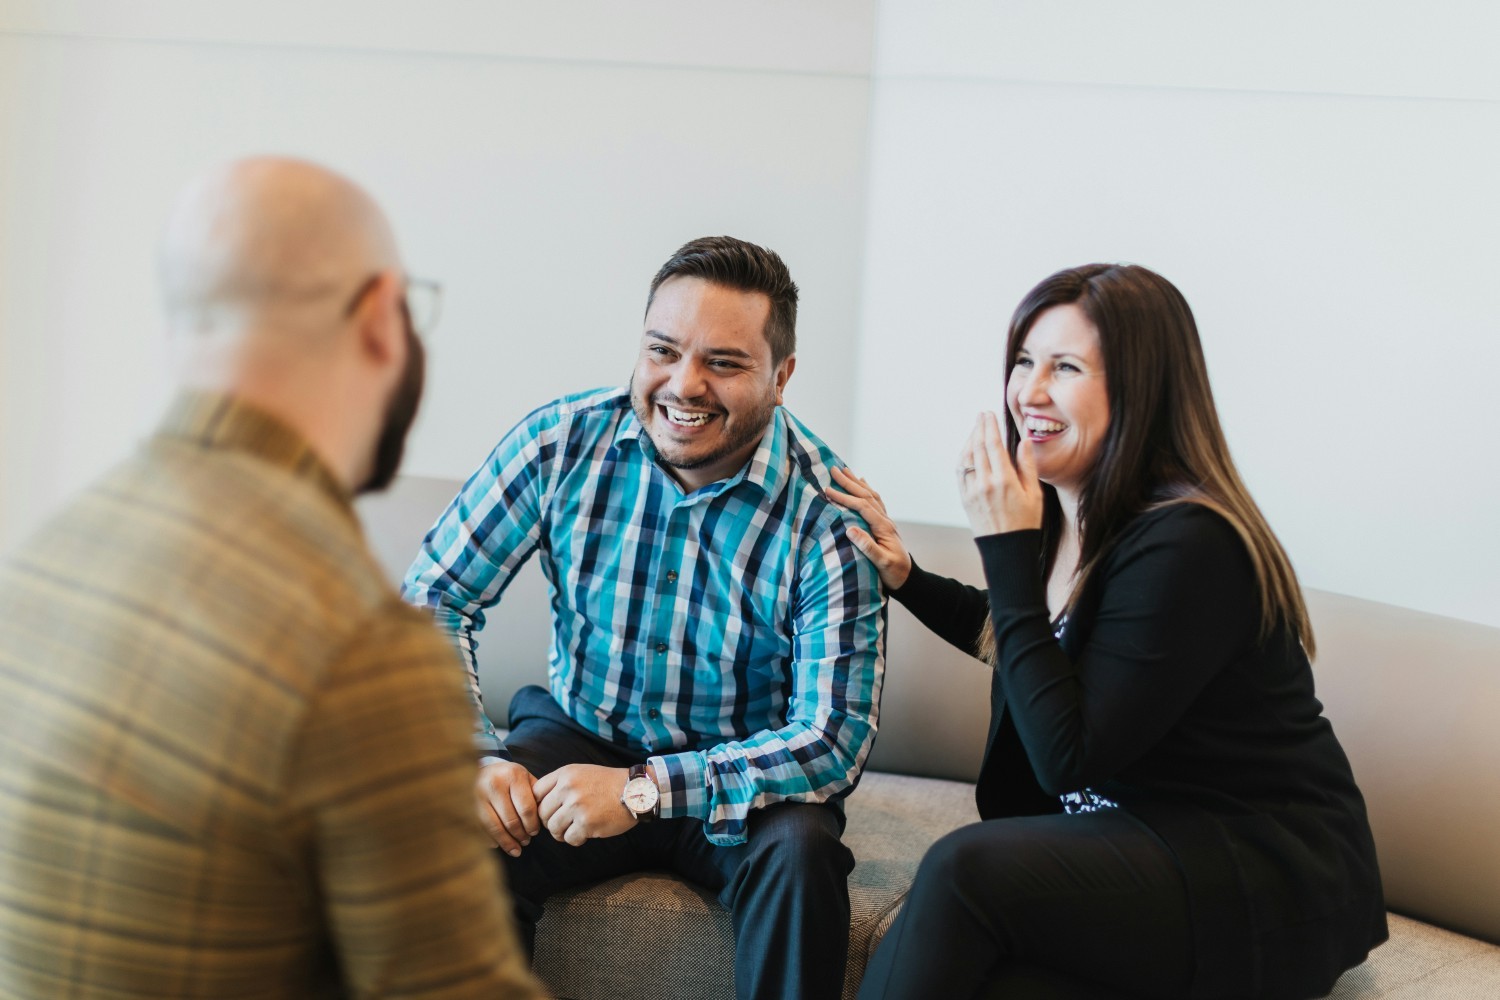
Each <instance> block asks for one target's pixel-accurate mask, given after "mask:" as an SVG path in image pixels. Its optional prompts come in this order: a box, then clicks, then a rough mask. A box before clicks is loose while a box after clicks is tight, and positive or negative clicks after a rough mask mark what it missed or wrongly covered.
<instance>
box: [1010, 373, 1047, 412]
mask: <svg viewBox="0 0 1500 1000" xmlns="http://www.w3.org/2000/svg"><path fill="white" fill-rule="evenodd" d="M1011 377H1012V378H1015V379H1019V380H1020V385H1018V386H1017V387H1016V402H1018V403H1020V404H1021V405H1022V406H1045V405H1046V404H1047V403H1050V402H1051V401H1052V398H1051V396H1050V395H1049V393H1048V389H1049V384H1048V378H1047V373H1046V372H1044V371H1043V370H1042V369H1041V367H1040V366H1036V367H1033V368H1030V369H1026V368H1022V367H1021V366H1019V365H1017V366H1016V367H1015V369H1014V370H1013V371H1012V373H1011Z"/></svg>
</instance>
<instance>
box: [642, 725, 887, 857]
mask: <svg viewBox="0 0 1500 1000" xmlns="http://www.w3.org/2000/svg"><path fill="white" fill-rule="evenodd" d="M873 731H874V730H873V725H872V720H871V719H870V718H868V717H863V718H862V717H854V716H843V717H840V718H837V719H835V718H831V717H830V718H825V719H824V724H823V725H822V726H817V725H812V724H804V723H797V724H792V725H788V726H784V727H782V728H780V729H776V730H768V731H764V732H760V733H756V734H754V735H753V736H751V737H749V738H748V739H745V740H741V741H735V742H729V743H722V744H720V745H718V746H716V747H713V748H711V749H708V750H702V751H693V752H688V753H678V754H667V755H663V756H657V757H652V758H651V759H650V762H649V763H650V764H651V766H652V767H653V769H654V770H655V773H656V776H657V786H658V788H659V789H660V790H661V792H662V799H661V814H662V816H664V817H668V818H671V817H692V818H694V819H698V820H701V821H702V822H703V824H704V834H705V835H706V836H707V837H708V839H709V840H711V841H713V842H714V843H716V844H724V845H730V844H741V843H744V841H745V831H746V824H747V822H748V819H749V815H750V812H751V810H753V809H761V808H764V807H766V806H769V805H773V804H775V803H777V802H826V801H828V800H829V799H831V798H834V797H835V796H837V795H839V794H840V793H842V792H844V791H846V790H847V789H848V788H849V787H850V786H851V785H852V784H853V783H854V782H855V780H856V779H857V778H858V777H859V773H860V770H861V768H862V767H863V766H864V761H865V758H866V756H867V755H868V753H869V748H870V745H871V742H872V739H871V737H872V736H873Z"/></svg>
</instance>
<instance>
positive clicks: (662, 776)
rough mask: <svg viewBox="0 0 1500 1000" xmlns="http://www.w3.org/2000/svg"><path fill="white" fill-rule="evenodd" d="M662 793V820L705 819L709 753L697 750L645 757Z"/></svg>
mask: <svg viewBox="0 0 1500 1000" xmlns="http://www.w3.org/2000/svg"><path fill="white" fill-rule="evenodd" d="M646 763H647V764H649V765H651V772H652V773H653V774H655V775H656V789H657V791H658V792H660V793H661V817H662V819H677V818H680V817H691V818H692V819H696V820H702V821H707V819H708V755H707V754H705V753H702V752H699V751H693V752H689V753H674V754H670V755H668V756H665V757H648V758H646Z"/></svg>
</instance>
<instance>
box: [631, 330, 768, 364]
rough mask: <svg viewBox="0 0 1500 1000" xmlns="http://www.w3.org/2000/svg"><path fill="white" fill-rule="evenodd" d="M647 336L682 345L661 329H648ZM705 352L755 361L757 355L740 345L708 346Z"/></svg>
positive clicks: (674, 344)
mask: <svg viewBox="0 0 1500 1000" xmlns="http://www.w3.org/2000/svg"><path fill="white" fill-rule="evenodd" d="M646 336H648V337H654V338H655V339H657V340H660V341H662V342H663V343H667V344H671V345H672V346H673V347H681V346H682V345H681V344H680V343H678V342H677V341H676V340H673V339H672V338H671V337H668V336H667V335H666V334H665V333H662V332H661V331H660V330H647V331H646ZM705 353H707V354H712V355H715V356H717V357H725V358H744V359H745V360H746V361H754V360H755V355H753V354H751V353H750V352H749V351H742V350H740V349H739V348H738V347H710V348H708V350H707V351H706V352H705Z"/></svg>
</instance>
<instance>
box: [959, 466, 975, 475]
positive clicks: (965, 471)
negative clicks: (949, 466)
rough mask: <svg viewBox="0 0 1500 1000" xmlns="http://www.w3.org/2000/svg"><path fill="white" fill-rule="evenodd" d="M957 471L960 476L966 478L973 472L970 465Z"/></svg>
mask: <svg viewBox="0 0 1500 1000" xmlns="http://www.w3.org/2000/svg"><path fill="white" fill-rule="evenodd" d="M958 471H959V474H960V475H964V476H967V475H968V474H969V473H971V472H973V471H974V466H972V465H966V466H964V467H963V468H962V469H959V470H958Z"/></svg>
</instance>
